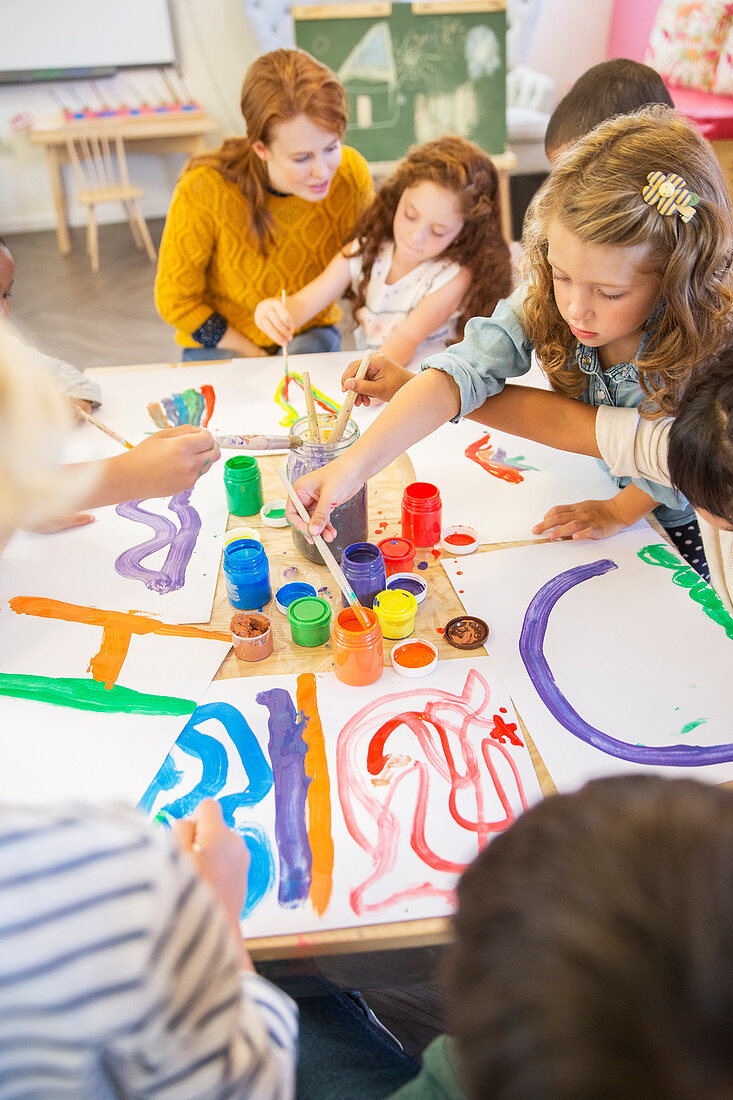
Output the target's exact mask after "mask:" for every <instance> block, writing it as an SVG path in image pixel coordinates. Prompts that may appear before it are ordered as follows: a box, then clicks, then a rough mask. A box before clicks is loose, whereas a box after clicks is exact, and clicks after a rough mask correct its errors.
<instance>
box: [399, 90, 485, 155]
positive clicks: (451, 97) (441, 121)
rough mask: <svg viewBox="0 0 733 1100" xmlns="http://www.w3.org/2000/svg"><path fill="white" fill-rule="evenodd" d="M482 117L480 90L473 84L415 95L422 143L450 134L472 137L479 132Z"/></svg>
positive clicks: (416, 115)
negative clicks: (435, 92) (477, 128)
mask: <svg viewBox="0 0 733 1100" xmlns="http://www.w3.org/2000/svg"><path fill="white" fill-rule="evenodd" d="M479 118H480V113H479V104H478V99H477V98H476V90H475V88H474V86H473V84H471V83H467V84H460V85H459V86H458V87H457V88H456V90H455V91H453V92H442V93H440V94H439V95H426V94H425V93H424V92H418V94H417V95H416V96H415V137H416V139H417V141H418V142H420V143H422V142H425V141H434V140H435V139H436V138H439V137H442V136H443V134H446V133H450V134H457V135H458V137H463V138H468V137H470V135H471V134H472V133H475V130H476V127H477V126H478V123H479Z"/></svg>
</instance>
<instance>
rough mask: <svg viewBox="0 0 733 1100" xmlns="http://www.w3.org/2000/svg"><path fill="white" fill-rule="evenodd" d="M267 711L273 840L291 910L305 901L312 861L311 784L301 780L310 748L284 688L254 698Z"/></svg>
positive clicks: (283, 897) (283, 899)
mask: <svg viewBox="0 0 733 1100" xmlns="http://www.w3.org/2000/svg"><path fill="white" fill-rule="evenodd" d="M257 702H258V703H261V704H262V706H263V707H267V710H268V712H269V718H268V722H267V725H268V729H269V731H270V740H269V743H268V746H267V749H268V752H269V754H270V762H271V763H272V772H273V777H274V783H275V839H276V841H277V847H278V851H279V853H280V886H279V888H278V901H279V902H280V905H282V906H284V907H286V908H290V909H293V908H295V907H297V906H299V905H302V903H303V902H304V901H305V899H306V898H307V897H308V891H309V890H310V883H311V865H312V855H311V849H310V844H309V843H308V832H307V829H306V824H305V802H306V797H307V795H308V786H309V784H310V779H309V778H308V777H307V776H306V774H305V756H306V753H307V751H308V746H307V745H306V743H305V741H304V740H303V730H304V728H305V724H306V722H307V719H306V718H305V717H304V716H303V715H301V714H298V713H297V712H296V710H295V706H294V704H293V700H292V698H291V697H290V695H289V693H288V692H287V691H286V690H285V688H271V689H270V690H269V691H261V692H260V693H259V694H258V695H257Z"/></svg>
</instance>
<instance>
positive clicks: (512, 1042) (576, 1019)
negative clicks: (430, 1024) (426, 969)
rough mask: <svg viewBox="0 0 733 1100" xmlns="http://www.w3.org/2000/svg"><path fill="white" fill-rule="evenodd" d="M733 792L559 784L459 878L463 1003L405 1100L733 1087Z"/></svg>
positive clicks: (453, 1001)
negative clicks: (565, 790)
mask: <svg viewBox="0 0 733 1100" xmlns="http://www.w3.org/2000/svg"><path fill="white" fill-rule="evenodd" d="M732 926H733V792H731V791H729V790H723V789H721V788H716V787H710V786H706V785H704V784H702V783H697V782H695V781H693V780H689V779H678V780H669V779H662V778H660V777H658V776H651V775H638V776H618V777H614V778H611V779H600V780H596V781H595V782H592V783H589V784H588V785H587V786H586V787H584V788H583V789H582V790H581V791H577V792H575V793H573V794H569V795H557V796H555V797H553V798H549V799H547V800H546V801H545V802H541V803H539V804H537V805H536V806H534V807H532V809H530V810H528V811H527V812H526V813H525V814H524V815H523V816H522V817H521V818H519V820H518V821H516V822H515V823H514V824H513V825H512V826H511V828H509V829H507V831H506V832H505V833H502V834H501V835H500V836H498V837H496V839H495V840H494V841H492V843H491V844H490V845H488V847H486V848H485V849H484V850H483V851H482V852H481V854H480V855H479V856H478V857H477V859H476V860H474V862H473V863H472V864H471V866H470V867H469V868H468V870H467V871H466V872H465V873H464V875H463V877H462V878H461V880H460V882H459V885H458V912H457V915H456V917H455V946H454V947H453V949H452V953H451V956H450V958H449V960H448V962H449V965H448V968H447V984H448V1000H449V1015H450V1018H451V1023H452V1026H453V1032H454V1035H455V1038H452V1037H449V1036H446V1035H443V1036H441V1037H440V1038H438V1039H436V1040H434V1042H433V1043H431V1044H430V1046H429V1047H428V1048H427V1050H426V1052H425V1054H424V1055H423V1068H422V1070H421V1072H420V1074H419V1075H418V1076H417V1077H416V1078H414V1080H413V1081H411V1082H410V1083H408V1084H407V1085H405V1086H404V1088H402V1089H400V1090H399V1092H397V1093H394V1094H393V1096H392V1097H391V1100H485V1098H490V1100H617V1098H619V1097H623V1100H662V1098H664V1100H670V1098H674V1100H699V1098H700V1097H705V1100H722V1098H723V1097H729V1096H731V1094H732V1092H733V1030H732V1029H731V1020H732V1018H733V981H732V980H731V975H732V974H733V938H731V935H730V929H731V927H732Z"/></svg>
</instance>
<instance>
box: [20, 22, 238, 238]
mask: <svg viewBox="0 0 733 1100" xmlns="http://www.w3.org/2000/svg"><path fill="white" fill-rule="evenodd" d="M174 7H175V13H176V26H177V32H178V45H179V57H180V62H181V72H182V76H183V79H184V80H185V81H186V84H187V86H188V87H189V89H190V91H191V93H192V94H193V95H194V96H195V97H196V99H197V100H199V101H200V102H201V103H202V104H203V106H204V107H205V108H206V110H207V111H208V112H209V113H210V114H211V115H212V117H213V118H215V119H216V120H217V121H218V122H219V123H220V125H221V127H222V131H223V132H225V133H232V132H238V133H241V132H242V131H243V128H244V124H243V122H242V118H241V115H240V113H239V92H240V89H241V86H242V78H243V76H244V73H245V71H246V69H247V67H248V66H249V65H250V64H251V62H252V61H253V60H254V59H255V57H256V56H257V54H258V52H259V48H258V45H257V42H256V39H255V35H254V32H253V30H252V28H251V27H250V25H249V23H248V21H247V19H246V17H245V15H244V8H243V4H242V0H175V4H174ZM155 78H156V74H155V71H154V70H136V71H135V72H132V73H130V74H129V79H130V80H131V81H132V82H133V83H134V85H135V87H136V88H138V87H140V88H143V89H144V88H145V87H146V86H149V85H150V84H151V83H152V82H153V81H154V80H155ZM116 79H117V80H118V83H119V84H120V85H122V86H124V81H125V79H126V76H125V74H121V76H120V77H119V78H116ZM74 86H75V87H76V89H77V90H78V92H79V94H80V95H81V97H82V99H83V100H84V101H85V102H86V101H88V102H94V100H93V97H92V94H91V92H90V89H89V88H88V85H87V84H86V83H85V82H84V81H78V82H74ZM102 87H104V85H103V83H102ZM51 88H53V89H54V90H55V91H57V92H58V93H59V94H60V95H61V96H62V98H63V99H64V101H65V102H68V103H69V105H71V104H72V103H73V98H72V93H71V90H70V86H69V85H68V84H65V83H59V84H53V85H49V84H47V83H39V84H32V85H14V86H12V87H7V88H3V87H0V233H13V232H19V231H24V230H32V229H50V228H51V227H52V226H54V225H55V219H54V213H53V204H52V201H51V189H50V185H49V181H48V174H47V171H46V163H45V157H44V153H43V150H42V149H40V148H37V147H34V146H31V145H30V143H29V141H28V136H27V134H25V133H16V132H14V131H13V130H12V128H11V126H10V120H11V118H13V116H14V115H16V114H18V113H19V112H22V111H31V112H32V113H33V115H34V116H35V118H37V119H41V118H44V117H49V116H53V115H56V114H58V112H59V106H58V104H57V103H56V102H55V100H54V98H53V96H52V95H51ZM184 160H185V158H184V157H183V156H146V155H136V156H131V157H130V174H131V177H132V179H133V180H134V182H135V183H137V184H139V186H140V187H142V188H143V189H144V191H145V197H144V199H143V201H142V204H141V205H142V209H143V212H144V213H145V214H146V215H147V216H148V217H156V216H161V215H164V214H165V212H166V210H167V209H168V203H169V201H170V195H171V192H172V190H173V187H174V185H175V182H176V179H177V177H178V173H179V172H180V170H181V167H182V166H183V163H184ZM69 192H70V193H72V192H73V187H71V186H70V187H69ZM69 213H70V220H71V222H72V224H75V225H78V224H82V223H83V221H84V212H83V211H82V210H81V209H80V208H79V207H78V206H75V205H74V204H73V202H71V204H70V212H69ZM99 215H100V220H107V221H119V220H121V217H122V215H121V212H120V210H119V209H118V208H117V207H115V206H112V205H110V206H107V207H100V209H99Z"/></svg>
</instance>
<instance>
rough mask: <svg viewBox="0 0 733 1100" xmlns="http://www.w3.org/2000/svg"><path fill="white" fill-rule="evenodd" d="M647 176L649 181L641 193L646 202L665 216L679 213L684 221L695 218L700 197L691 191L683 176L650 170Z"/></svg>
mask: <svg viewBox="0 0 733 1100" xmlns="http://www.w3.org/2000/svg"><path fill="white" fill-rule="evenodd" d="M646 178H647V179H648V181H649V183H648V184H647V186H646V187H645V188H644V190H643V191H642V193H641V194H642V198H643V199H644V202H646V203H649V205H650V206H656V208H657V210H658V211H659V213H660V214H662V215H663V216H664V217H665V218H667V217H669V215H670V214H679V216H680V217H681V218H682V221H683V222H688V221H689V220H690V218H694V216H695V207H696V206H697V204H698V203H699V201H700V198H699V196H698V195H696V194H695V192H694V191H690V189H689V187H688V186H687V184H686V183H685V181H684V180H683V179H682V176H676V175H674V173H671V172H670V173H668V174H667V175H665V174H664V172H650V173H649V175H648V176H647V177H646Z"/></svg>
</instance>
